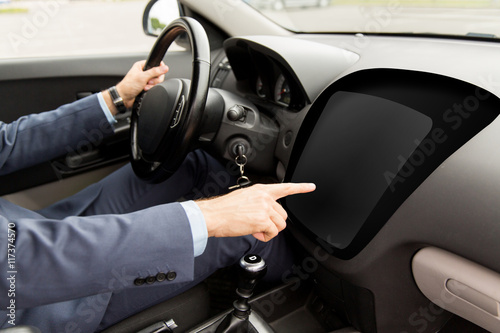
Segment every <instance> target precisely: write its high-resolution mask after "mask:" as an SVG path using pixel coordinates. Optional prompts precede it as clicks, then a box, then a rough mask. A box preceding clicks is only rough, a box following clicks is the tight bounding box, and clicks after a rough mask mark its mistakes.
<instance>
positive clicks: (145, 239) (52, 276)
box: [0, 200, 194, 309]
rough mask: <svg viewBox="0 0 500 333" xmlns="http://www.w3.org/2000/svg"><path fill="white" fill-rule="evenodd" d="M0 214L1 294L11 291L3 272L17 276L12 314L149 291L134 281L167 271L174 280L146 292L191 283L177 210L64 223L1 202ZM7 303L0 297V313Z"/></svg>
mask: <svg viewBox="0 0 500 333" xmlns="http://www.w3.org/2000/svg"><path fill="white" fill-rule="evenodd" d="M0 210H1V211H2V214H1V215H0V239H1V240H2V241H1V242H0V244H3V245H2V246H0V271H1V272H2V274H1V275H2V278H1V279H0V294H1V295H4V296H5V295H8V291H9V288H11V287H12V285H11V282H12V281H9V280H8V279H7V278H8V277H9V273H8V272H10V271H15V286H14V289H15V303H16V308H18V309H21V308H29V307H34V306H39V305H43V304H50V303H56V302H61V301H66V300H71V299H76V298H81V297H85V296H89V295H97V294H101V293H106V292H117V291H120V290H123V289H126V288H148V287H150V286H149V285H148V284H147V283H146V284H144V285H142V286H137V285H136V284H135V283H134V281H136V279H138V278H142V279H143V281H144V278H147V277H148V276H152V277H154V276H156V275H157V274H158V273H164V274H167V273H168V272H170V273H171V274H170V275H169V277H171V278H172V277H173V278H174V280H172V281H169V280H168V279H166V280H165V281H163V282H155V283H154V284H153V285H152V286H155V285H157V284H158V283H162V284H172V283H179V282H186V281H191V280H192V279H193V272H194V255H193V239H192V236H191V230H190V227H189V223H188V221H187V217H186V214H185V211H184V209H183V208H182V206H181V205H180V204H179V203H171V204H165V205H160V206H155V207H151V208H148V209H145V210H141V211H138V212H134V213H130V214H123V215H99V216H87V217H68V218H65V219H63V220H50V219H46V218H43V217H42V216H40V215H38V214H36V213H34V212H30V211H25V212H21V211H19V207H17V206H16V207H14V205H12V204H10V203H9V202H6V201H2V200H0ZM9 212H12V214H9ZM9 227H11V228H12V229H13V230H14V232H15V241H14V242H13V244H14V245H15V247H14V248H13V249H14V252H13V254H14V255H15V256H14V257H12V256H11V257H10V259H11V260H10V262H9V259H8V257H9V256H8V253H7V248H8V247H7V246H5V244H6V243H7V242H6V240H7V239H8V235H7V232H8V228H9ZM11 235H12V233H11ZM11 238H12V237H11ZM11 252H12V251H11ZM12 259H14V262H12ZM10 265H13V266H10ZM174 272H175V273H174ZM4 275H6V276H4ZM170 280H171V279H170ZM8 302H9V298H7V297H0V308H2V309H5V308H6V307H7V306H8Z"/></svg>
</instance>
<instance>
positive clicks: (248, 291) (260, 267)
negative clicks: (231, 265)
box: [237, 254, 267, 297]
mask: <svg viewBox="0 0 500 333" xmlns="http://www.w3.org/2000/svg"><path fill="white" fill-rule="evenodd" d="M240 268H241V269H240V278H239V282H238V291H237V292H238V294H240V295H241V294H242V296H247V297H250V296H252V293H253V289H254V288H255V285H256V284H257V282H258V281H259V280H260V279H261V278H262V277H263V276H264V275H265V274H266V272H267V265H266V262H265V261H264V259H262V257H261V256H259V255H256V254H247V255H245V256H244V257H242V258H241V259H240Z"/></svg>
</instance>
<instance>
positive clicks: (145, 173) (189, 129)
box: [130, 17, 210, 183]
mask: <svg viewBox="0 0 500 333" xmlns="http://www.w3.org/2000/svg"><path fill="white" fill-rule="evenodd" d="M182 33H186V35H187V37H188V38H189V42H190V44H191V50H192V58H193V67H192V74H191V82H189V80H183V79H168V80H165V81H164V82H163V83H161V84H158V85H156V86H154V87H153V88H152V89H150V90H149V91H148V92H142V93H141V94H139V96H138V97H137V98H136V100H135V102H134V106H133V108H132V116H131V125H130V147H131V164H132V168H133V170H134V172H135V174H136V175H137V176H138V177H139V178H141V179H143V180H145V181H148V182H152V183H158V182H161V181H163V180H165V179H167V178H168V177H170V176H171V175H172V174H173V173H174V172H175V171H176V170H177V169H178V168H179V166H180V165H181V163H182V161H183V160H184V159H185V158H186V156H187V154H188V153H189V152H190V151H191V150H193V148H194V147H195V146H196V143H197V141H198V137H199V132H200V128H201V124H202V120H203V113H204V109H205V104H206V100H207V94H208V88H209V80H210V45H209V42H208V37H207V35H206V33H205V30H204V29H203V27H202V26H201V24H200V23H198V21H196V20H194V19H192V18H189V17H181V18H178V19H176V20H174V21H173V22H172V23H170V24H169V25H168V26H167V27H166V28H165V29H164V30H163V31H162V33H161V34H160V36H159V37H158V39H157V40H156V42H155V44H154V45H153V48H152V49H151V52H150V54H149V57H148V59H147V61H146V65H145V66H144V70H147V69H150V68H152V67H155V66H158V65H159V64H160V62H161V61H162V59H163V57H164V56H165V53H166V52H167V49H168V48H169V47H170V45H171V44H172V43H173V42H174V40H175V39H176V38H177V37H178V36H179V35H181V34H182Z"/></svg>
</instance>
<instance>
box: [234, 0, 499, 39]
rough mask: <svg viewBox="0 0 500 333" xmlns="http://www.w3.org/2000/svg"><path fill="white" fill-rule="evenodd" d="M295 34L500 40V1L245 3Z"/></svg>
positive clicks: (278, 0)
mask: <svg viewBox="0 0 500 333" xmlns="http://www.w3.org/2000/svg"><path fill="white" fill-rule="evenodd" d="M244 1H245V2H246V3H247V4H248V5H250V6H252V7H253V8H255V9H256V10H258V11H260V12H261V13H262V14H263V15H265V16H267V17H268V18H269V19H271V20H272V21H274V22H276V23H278V24H279V25H281V26H283V27H285V28H287V29H289V30H292V31H296V32H359V33H405V34H409V33H410V34H439V35H461V36H474V37H485V38H496V37H498V36H500V0H244Z"/></svg>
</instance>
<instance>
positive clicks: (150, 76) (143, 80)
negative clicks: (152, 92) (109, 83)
mask: <svg viewBox="0 0 500 333" xmlns="http://www.w3.org/2000/svg"><path fill="white" fill-rule="evenodd" d="M145 64H146V60H142V61H138V62H136V63H135V64H134V65H133V66H132V68H130V70H129V71H128V73H127V75H125V77H124V78H123V80H121V82H120V83H118V84H117V85H116V90H118V94H120V96H121V97H122V99H123V103H124V104H125V106H126V107H127V108H131V107H132V106H133V104H134V100H135V98H136V96H137V95H139V93H140V92H141V91H143V90H145V91H148V90H149V89H151V88H153V87H154V86H155V85H157V84H158V83H161V82H163V80H164V79H165V74H166V73H167V72H168V66H166V65H165V64H164V63H163V62H162V63H161V64H160V66H158V67H153V68H151V69H148V70H147V71H143V68H144V65H145ZM103 97H104V100H105V101H106V104H107V105H108V107H109V110H110V111H111V113H113V115H115V114H116V113H117V112H118V110H116V108H115V107H114V105H113V102H112V100H111V96H109V92H108V91H107V90H106V91H103Z"/></svg>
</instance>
